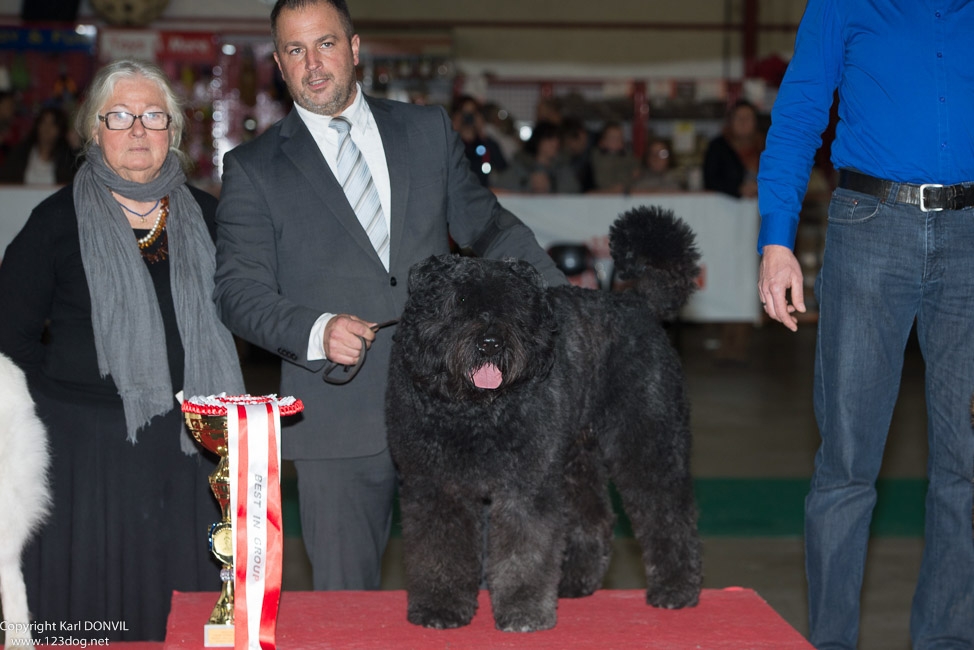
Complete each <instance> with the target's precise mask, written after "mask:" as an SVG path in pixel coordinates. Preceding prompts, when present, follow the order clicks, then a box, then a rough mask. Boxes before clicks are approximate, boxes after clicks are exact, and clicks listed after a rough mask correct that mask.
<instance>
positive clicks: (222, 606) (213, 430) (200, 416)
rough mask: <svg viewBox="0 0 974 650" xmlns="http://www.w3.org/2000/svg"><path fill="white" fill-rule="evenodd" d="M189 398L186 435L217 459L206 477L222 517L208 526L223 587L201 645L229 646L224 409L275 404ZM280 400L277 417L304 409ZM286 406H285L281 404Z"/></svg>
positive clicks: (272, 398) (230, 566)
mask: <svg viewBox="0 0 974 650" xmlns="http://www.w3.org/2000/svg"><path fill="white" fill-rule="evenodd" d="M198 399H199V398H193V399H192V400H187V401H186V402H184V403H183V416H185V418H186V426H187V427H189V430H190V433H192V434H193V437H194V438H196V441H197V442H198V443H200V444H201V445H202V446H203V447H204V448H205V449H208V450H209V451H212V452H213V453H214V454H216V455H217V456H219V457H220V462H219V463H218V464H217V466H216V469H215V470H213V473H212V474H210V489H211V490H213V496H215V497H216V500H217V502H219V504H220V511H221V512H222V514H223V516H222V517H221V518H220V521H218V522H216V523H214V524H213V525H212V526H210V534H209V543H210V551H211V552H212V553H213V555H214V557H216V559H217V560H219V561H220V563H221V564H222V565H223V568H222V569H221V570H220V580H221V581H222V582H223V587H222V589H221V590H220V597H219V598H218V599H217V601H216V605H214V606H213V611H212V612H211V613H210V618H209V620H208V621H207V623H206V625H205V626H204V646H206V647H233V645H234V638H233V577H234V572H233V527H232V524H231V519H230V461H229V459H228V457H227V407H233V406H235V405H237V404H254V403H261V402H270V401H276V400H277V397H276V396H274V395H267V396H263V397H253V396H251V395H241V396H237V397H227V396H225V395H218V396H212V397H209V398H204V399H205V401H207V402H211V403H212V402H214V401H215V402H218V403H220V404H221V405H220V406H213V405H204V404H200V403H199V402H198V401H197V400H198ZM290 399H291V398H284V399H283V400H281V401H280V403H279V406H280V414H281V415H291V414H293V413H297V412H298V411H301V410H302V409H303V408H304V405H303V404H302V403H301V400H293V401H290V402H288V401H287V400H290ZM285 403H286V405H285Z"/></svg>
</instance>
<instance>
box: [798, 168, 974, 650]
mask: <svg viewBox="0 0 974 650" xmlns="http://www.w3.org/2000/svg"><path fill="white" fill-rule="evenodd" d="M897 189H898V187H897V186H895V185H894V187H893V189H892V191H891V195H890V197H889V198H888V199H887V200H886V201H880V200H879V199H877V198H874V197H871V196H868V195H865V194H859V193H856V192H851V191H849V190H845V189H838V190H836V192H835V193H834V194H833V196H832V202H831V204H830V206H829V224H828V231H827V234H826V245H825V258H824V261H823V264H822V270H821V272H820V273H819V275H818V278H817V280H816V285H815V293H816V296H817V298H818V302H819V308H820V312H819V323H818V341H817V349H816V356H815V389H814V393H815V417H816V419H817V420H818V426H819V432H820V433H821V436H822V445H821V447H820V448H819V450H818V453H817V454H816V456H815V473H814V476H813V477H812V483H811V491H810V493H809V495H808V498H807V499H806V502H805V553H806V573H807V576H808V591H809V594H808V598H809V613H810V631H811V634H810V639H811V642H812V644H813V645H815V646H816V647H817V648H849V649H853V648H855V647H856V642H857V638H858V635H859V596H860V592H861V590H862V576H863V569H864V565H865V560H866V545H867V542H868V539H869V524H870V520H871V518H872V512H873V506H874V505H875V503H876V488H875V484H876V477H877V476H878V474H879V468H880V464H881V462H882V458H883V449H884V447H885V445H886V436H887V434H888V432H889V425H890V421H891V418H892V414H893V405H894V403H895V402H896V397H897V393H898V392H899V385H900V375H901V371H902V367H903V352H904V348H905V346H906V341H907V338H908V336H909V333H910V329H911V327H912V325H913V322H914V319H916V324H917V334H918V337H919V342H920V348H921V351H922V354H923V358H924V361H925V364H926V398H927V412H928V417H927V437H928V446H929V459H928V462H927V476H928V478H929V482H930V487H929V491H928V493H927V501H926V532H925V536H926V544H925V549H924V554H923V563H922V566H921V569H920V577H919V581H918V584H917V586H916V591H915V593H914V597H913V610H912V616H911V619H910V628H911V636H912V638H913V644H914V648H916V649H924V650H927V649H930V648H964V649H966V650H971V649H972V648H974V539H972V536H974V530H972V525H971V517H972V496H974V486H972V479H974V430H972V427H971V412H970V404H971V395H972V392H974V209H964V210H956V211H943V212H929V213H923V212H921V211H920V209H919V208H917V207H914V206H910V205H905V204H897V203H895V201H894V197H895V196H896V191H897ZM918 433H919V432H918Z"/></svg>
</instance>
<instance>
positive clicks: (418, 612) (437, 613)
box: [406, 605, 477, 630]
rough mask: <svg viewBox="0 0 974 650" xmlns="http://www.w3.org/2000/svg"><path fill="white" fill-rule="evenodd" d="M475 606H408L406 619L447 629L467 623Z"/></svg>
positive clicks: (427, 625) (438, 628) (474, 611)
mask: <svg viewBox="0 0 974 650" xmlns="http://www.w3.org/2000/svg"><path fill="white" fill-rule="evenodd" d="M476 611H477V608H476V606H474V607H429V606H427V607H420V606H412V605H410V606H409V610H408V611H407V612H406V620H408V621H409V622H410V623H412V624H413V625H422V626H423V627H430V628H433V629H435V630H449V629H452V628H455V627H463V626H464V625H469V624H470V621H472V620H473V615H474V613H476Z"/></svg>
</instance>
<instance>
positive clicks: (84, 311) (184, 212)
mask: <svg viewBox="0 0 974 650" xmlns="http://www.w3.org/2000/svg"><path fill="white" fill-rule="evenodd" d="M182 116H183V112H182V109H181V107H180V105H179V102H178V100H177V98H176V96H175V95H174V94H173V91H172V89H171V87H170V85H169V82H168V80H167V79H166V77H165V75H164V73H163V72H162V70H160V69H159V68H158V67H156V66H155V65H151V64H146V63H140V62H136V61H128V60H119V61H115V62H113V63H111V64H109V65H107V66H105V67H104V68H102V69H101V70H99V71H98V72H97V73H96V75H95V77H94V79H93V80H92V82H91V85H90V87H89V91H88V95H87V98H86V99H85V101H84V103H83V104H82V106H81V108H80V111H79V114H78V123H77V128H78V131H79V133H80V134H81V137H82V139H83V140H84V143H85V149H84V151H85V158H84V163H83V164H82V165H81V167H80V169H79V170H78V173H77V175H76V176H75V178H74V182H73V183H72V184H70V185H67V186H65V187H64V188H62V189H60V190H58V191H57V192H55V193H54V194H53V195H52V196H50V197H49V198H47V199H45V200H44V201H42V202H41V203H40V204H39V205H38V206H37V207H36V208H35V209H34V211H33V212H32V213H31V215H30V217H29V218H28V220H27V223H26V224H25V225H24V227H23V229H22V230H21V231H20V233H19V234H18V235H17V236H16V237H15V238H14V240H13V241H12V242H11V243H10V245H9V246H8V247H7V251H6V254H5V255H4V258H3V263H2V264H0V304H3V305H4V315H3V318H0V352H2V353H4V354H6V355H7V356H9V357H10V358H11V359H13V360H14V362H15V363H17V365H18V366H20V367H21V368H22V369H23V370H24V372H25V373H26V374H27V377H28V381H29V383H30V388H31V395H32V397H33V398H34V401H35V402H36V403H37V412H38V415H39V416H40V417H41V419H42V420H43V421H44V423H45V425H46V426H47V429H48V436H49V440H50V446H51V458H52V461H51V468H50V481H51V489H52V493H53V496H54V504H53V509H52V512H51V516H50V518H49V519H48V520H47V523H46V524H45V525H44V527H43V528H42V529H41V530H40V531H39V533H38V535H37V536H36V537H35V538H34V539H33V541H32V542H31V543H30V545H29V546H28V548H27V550H26V552H25V555H24V574H25V578H26V582H27V594H28V602H29V603H30V606H31V610H32V615H33V619H34V622H35V624H37V623H42V622H46V623H48V624H51V625H54V626H55V627H53V628H49V629H55V630H57V629H63V628H60V627H58V626H60V625H61V624H63V623H65V622H69V623H71V622H76V621H106V622H107V621H114V622H117V623H118V627H117V629H110V630H109V629H95V630H85V629H81V630H72V631H71V632H70V634H69V636H71V638H72V639H75V640H77V639H82V638H85V639H105V638H107V639H110V640H125V641H138V640H155V641H162V640H163V638H164V637H165V634H166V619H167V616H168V614H169V605H170V600H171V598H172V592H173V590H174V589H178V590H180V591H202V590H211V589H215V588H217V586H218V584H219V583H218V582H216V580H218V578H217V576H218V573H219V566H218V565H217V564H216V563H215V562H214V561H213V558H211V557H210V553H209V550H208V549H207V546H206V538H205V531H206V530H207V529H208V527H209V525H210V524H212V523H213V522H215V521H219V517H220V511H219V508H218V507H217V503H216V500H215V499H214V498H213V495H212V494H211V493H210V489H209V485H208V476H209V474H210V472H211V471H213V469H215V467H216V463H215V459H213V458H209V457H205V456H203V455H201V454H200V453H199V451H198V449H197V446H196V444H195V443H194V441H193V440H192V439H191V438H190V435H189V433H188V432H187V431H186V429H185V427H184V424H183V416H182V413H181V411H180V406H179V403H178V402H177V400H176V398H175V395H176V393H177V391H180V390H182V391H183V394H185V395H187V396H191V395H211V394H214V393H218V392H222V391H227V392H229V393H231V394H234V393H241V392H243V388H244V385H243V379H242V376H241V373H240V367H239V365H238V362H237V356H236V350H235V348H234V344H233V337H232V336H231V334H230V332H229V331H228V330H227V329H226V327H224V326H223V324H222V323H221V322H220V320H219V318H218V317H217V313H216V308H215V306H214V305H213V301H212V291H213V272H214V266H215V262H214V244H213V239H212V231H211V226H212V219H213V215H214V213H215V211H216V199H215V198H213V197H212V196H210V195H209V194H206V193H204V192H201V191H199V190H197V189H195V188H192V187H189V186H188V185H186V177H185V175H184V173H183V168H182V165H181V155H180V154H179V153H178V152H179V149H178V147H179V143H180V138H181V135H182V129H183V117H182ZM45 330H46V331H45ZM41 629H48V628H41Z"/></svg>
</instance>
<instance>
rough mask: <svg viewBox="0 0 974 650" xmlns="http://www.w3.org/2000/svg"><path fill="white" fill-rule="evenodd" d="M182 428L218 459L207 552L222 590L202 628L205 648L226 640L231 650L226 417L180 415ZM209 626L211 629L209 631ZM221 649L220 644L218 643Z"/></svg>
mask: <svg viewBox="0 0 974 650" xmlns="http://www.w3.org/2000/svg"><path fill="white" fill-rule="evenodd" d="M183 415H184V416H185V417H186V426H187V427H189V430H190V432H191V433H192V434H193V437H194V438H196V442H198V443H200V444H201V445H203V447H204V448H206V449H208V450H209V451H212V452H213V453H214V454H216V455H218V456H219V457H220V462H219V463H218V464H217V466H216V469H215V470H213V473H212V474H210V489H211V490H213V496H215V497H216V500H217V502H218V503H219V504H220V511H221V512H222V513H223V516H222V517H221V518H220V521H218V522H216V523H214V524H213V525H212V526H210V536H209V537H210V551H211V552H212V553H213V555H214V556H215V557H216V559H217V560H219V561H220V563H221V564H222V565H223V568H222V569H221V570H220V580H222V581H223V588H222V589H221V591H220V597H219V598H218V599H217V601H216V605H215V606H214V607H213V611H212V613H210V618H209V620H208V621H207V624H206V628H205V629H206V634H205V639H206V641H207V643H206V645H207V646H210V645H216V644H217V643H220V641H222V640H225V639H229V645H230V646H233V530H232V528H231V526H230V463H229V461H228V460H227V416H226V414H224V415H203V414H200V413H189V412H184V413H183ZM211 626H212V627H211ZM221 645H222V643H221Z"/></svg>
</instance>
